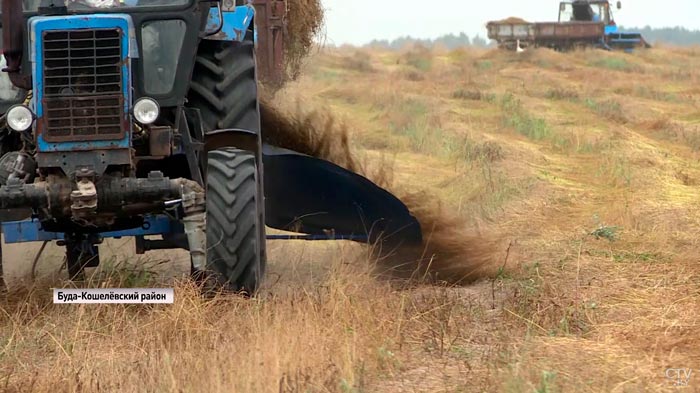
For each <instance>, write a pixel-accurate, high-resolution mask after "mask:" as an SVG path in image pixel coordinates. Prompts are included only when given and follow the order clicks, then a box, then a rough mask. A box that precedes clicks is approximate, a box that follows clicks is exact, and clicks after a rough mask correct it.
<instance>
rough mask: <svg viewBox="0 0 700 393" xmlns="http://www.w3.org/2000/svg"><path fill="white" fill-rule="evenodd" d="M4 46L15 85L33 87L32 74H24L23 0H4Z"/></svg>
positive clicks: (9, 72)
mask: <svg viewBox="0 0 700 393" xmlns="http://www.w3.org/2000/svg"><path fill="white" fill-rule="evenodd" d="M2 27H3V29H2V47H3V54H4V55H5V61H6V64H7V67H5V68H4V69H3V70H2V71H4V72H7V75H8V76H9V77H10V81H11V82H12V84H13V85H15V86H17V87H18V88H20V89H24V90H30V89H31V88H32V77H31V75H23V74H22V57H23V55H24V53H23V52H24V29H25V27H24V11H23V9H22V0H2Z"/></svg>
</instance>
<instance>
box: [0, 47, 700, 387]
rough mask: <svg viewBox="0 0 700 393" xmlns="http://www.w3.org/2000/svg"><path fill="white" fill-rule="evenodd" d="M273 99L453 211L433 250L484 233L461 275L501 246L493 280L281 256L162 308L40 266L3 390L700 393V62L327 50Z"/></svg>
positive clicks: (469, 248) (321, 251) (8, 350)
mask: <svg viewBox="0 0 700 393" xmlns="http://www.w3.org/2000/svg"><path fill="white" fill-rule="evenodd" d="M278 100H279V101H280V105H286V107H287V108H289V110H291V111H300V110H301V111H308V110H317V111H319V112H320V113H331V114H332V116H333V118H334V119H335V120H336V122H335V124H336V126H337V125H338V124H345V126H346V129H347V130H348V131H349V133H350V141H351V146H352V149H353V153H354V154H355V155H356V156H357V157H359V159H360V161H361V162H362V163H363V164H364V165H365V166H366V167H367V168H369V169H367V171H368V172H372V171H374V172H376V170H377V169H382V170H383V173H384V175H385V178H386V175H387V174H390V175H391V176H389V179H390V184H389V187H390V188H391V189H392V190H395V191H397V193H399V194H401V195H406V194H407V193H409V192H410V193H413V192H424V193H425V194H424V195H423V198H422V199H419V200H420V201H423V202H422V203H428V202H430V206H429V208H431V209H434V208H436V207H435V206H436V205H437V203H436V202H437V201H439V205H440V208H441V209H442V214H443V216H445V217H446V218H449V219H445V220H443V221H440V220H437V221H435V222H433V223H432V224H431V225H430V226H431V228H424V229H427V230H426V236H428V237H430V235H431V234H432V233H440V231H442V232H444V231H445V228H439V225H440V223H449V224H450V225H460V226H464V227H463V228H453V229H454V230H455V231H458V232H459V231H462V230H463V231H465V233H470V232H473V233H475V234H476V235H470V236H469V237H468V238H465V239H464V242H465V243H467V242H468V243H469V244H467V245H465V244H460V239H456V240H454V239H453V241H452V242H443V243H440V244H441V247H443V248H445V247H447V248H451V247H454V249H456V250H466V251H465V252H464V253H463V255H459V258H456V257H455V256H454V252H453V253H452V254H450V255H451V259H450V261H449V263H457V264H459V263H465V264H466V265H467V266H468V264H469V261H470V258H474V255H472V253H474V254H476V255H477V256H476V258H478V259H479V260H480V261H481V262H483V261H486V259H484V258H483V255H480V254H483V252H484V249H486V250H488V251H489V253H490V254H491V255H490V256H491V258H489V259H488V261H489V263H490V266H489V268H490V271H491V272H493V274H492V275H491V276H490V277H484V278H481V279H479V280H477V281H476V282H473V283H470V284H468V285H463V286H456V285H449V284H445V285H428V284H425V283H421V281H415V280H414V281H406V280H396V279H387V278H386V277H384V276H383V275H381V276H380V275H379V274H378V273H381V272H380V270H381V269H383V268H384V267H385V266H386V262H385V261H377V260H374V259H373V258H372V257H371V256H370V254H369V251H368V250H367V249H366V248H364V247H362V246H359V245H356V244H349V243H342V242H339V243H325V244H308V243H295V242H283V243H273V244H271V245H270V247H271V248H272V249H271V261H270V263H271V266H270V273H269V275H268V277H267V280H266V286H265V288H264V290H263V291H262V293H261V294H260V296H259V297H257V298H255V299H253V300H246V299H240V298H236V297H223V296H222V297H220V298H217V299H215V300H213V301H205V300H202V299H200V298H199V297H198V296H197V295H196V291H195V290H194V289H193V288H191V287H189V286H188V284H187V283H186V282H184V281H182V282H181V281H177V282H176V284H175V285H177V289H176V298H177V299H176V303H175V304H174V305H172V306H149V307H142V306H118V305H101V306H94V305H83V306H77V305H76V306H67V305H53V304H51V298H50V291H49V289H47V288H48V287H50V285H53V284H55V281H52V280H53V279H52V278H51V277H49V276H50V275H48V274H44V276H45V282H43V281H42V283H41V284H36V285H35V286H33V287H31V289H23V286H21V285H20V286H17V285H15V289H14V290H13V292H12V293H11V294H10V295H9V297H8V299H7V300H2V301H1V302H0V389H2V390H5V391H8V392H32V391H35V392H64V391H65V392H97V391H105V392H112V391H115V392H116V391H119V392H166V391H167V392H169V391H174V392H343V393H361V392H501V391H502V392H543V393H544V392H675V391H677V390H679V388H677V387H674V386H672V381H670V380H669V379H667V378H666V370H667V369H669V368H682V369H693V370H695V371H694V373H693V375H692V377H691V379H690V381H689V386H688V387H686V388H683V389H681V390H682V391H700V256H699V255H700V253H699V252H698V249H699V247H700V244H699V241H698V234H699V233H700V50H698V49H673V48H656V49H652V50H649V51H644V52H637V53H635V54H621V53H606V52H602V51H581V52H576V53H571V54H560V53H555V52H551V51H547V50H534V51H528V52H526V53H523V54H515V53H503V52H498V51H485V50H483V51H482V50H476V49H473V50H472V49H465V50H455V51H444V50H437V49H436V50H427V49H421V48H413V49H406V50H405V51H401V52H389V51H380V50H368V49H367V50H366V49H355V48H340V49H328V50H324V51H323V52H321V53H318V54H316V55H314V56H312V57H311V58H310V59H309V60H308V61H307V66H306V68H305V72H304V75H303V77H302V78H301V79H300V80H299V81H298V82H295V83H293V84H292V85H289V86H287V87H286V88H285V90H283V91H282V92H280V93H279V95H278ZM412 207H413V208H414V209H420V208H421V207H425V206H420V205H417V204H416V203H414V204H413V205H412ZM433 224H434V225H433ZM448 229H449V230H452V228H448ZM493 244H498V247H495V248H494V246H493ZM482 245H483V247H484V249H481V248H480V246H482ZM440 251H443V252H446V253H448V254H449V253H450V252H451V251H454V250H450V249H448V250H440ZM17 255H21V256H18V257H17V258H15V259H16V260H15V261H14V264H15V265H17V266H19V267H15V270H14V271H15V273H14V274H15V277H14V279H15V281H17V282H19V279H20V276H21V275H22V274H24V273H22V274H20V273H21V272H25V273H26V271H27V268H26V267H27V265H31V259H32V255H33V254H31V253H24V254H17ZM52 258H53V259H52ZM120 258H123V257H120ZM126 258H127V259H128V257H126ZM151 258H160V259H159V260H158V261H161V260H165V261H167V260H168V259H171V258H173V259H178V258H179V260H180V262H179V263H178V264H173V265H176V266H177V269H176V270H177V272H176V273H177V274H170V273H172V269H170V270H171V271H170V272H169V274H162V275H160V276H158V275H155V274H152V273H150V270H159V271H163V270H164V269H166V270H167V266H171V265H167V264H166V265H160V266H153V264H155V262H152V263H151V264H150V265H149V266H150V268H149V269H141V268H138V266H137V267H135V268H133V267H132V268H129V269H127V268H123V267H117V268H112V270H110V268H109V267H107V268H103V269H102V270H101V272H102V273H101V274H106V275H107V276H108V277H106V278H102V279H101V280H102V281H99V282H98V281H96V284H95V285H101V286H113V285H130V286H143V285H155V284H163V285H171V284H172V281H171V280H172V279H171V278H167V277H172V276H173V275H174V276H176V277H177V276H179V275H180V274H181V273H182V272H183V271H184V268H183V264H182V261H181V259H182V258H181V256H179V257H177V256H176V255H175V254H173V255H172V256H168V255H166V256H151ZM460 258H461V261H460V260H458V259H460ZM57 259H58V258H56V257H50V256H49V257H48V258H46V259H45V260H42V261H41V264H42V266H44V268H43V269H44V270H42V271H44V272H48V271H52V272H53V271H55V269H54V268H53V267H56V268H57V266H58V265H60V260H57ZM438 262H439V261H438ZM443 262H444V261H443ZM46 266H53V267H51V268H50V269H49V268H46ZM110 266H114V264H111V265H110ZM164 266H165V267H164ZM378 267H381V269H380V268H378ZM24 275H25V276H26V274H24ZM166 276H167V277H166ZM695 374H697V375H695Z"/></svg>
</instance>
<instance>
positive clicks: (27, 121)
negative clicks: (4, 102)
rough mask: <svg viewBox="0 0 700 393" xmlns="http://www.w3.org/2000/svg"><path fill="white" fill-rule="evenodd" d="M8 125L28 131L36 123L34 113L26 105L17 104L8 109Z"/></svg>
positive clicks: (16, 129)
mask: <svg viewBox="0 0 700 393" xmlns="http://www.w3.org/2000/svg"><path fill="white" fill-rule="evenodd" d="M6 118H7V125H8V126H10V128H12V129H13V130H15V131H20V132H21V131H27V130H28V129H30V128H32V123H34V113H32V111H31V109H29V108H27V107H26V106H24V105H15V106H13V107H12V108H10V110H8V111H7V115H6Z"/></svg>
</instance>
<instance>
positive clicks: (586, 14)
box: [559, 0, 622, 34]
mask: <svg viewBox="0 0 700 393" xmlns="http://www.w3.org/2000/svg"><path fill="white" fill-rule="evenodd" d="M617 8H618V9H620V8H622V3H621V2H617ZM559 22H560V23H566V22H592V23H603V24H604V25H605V33H606V34H611V33H615V32H616V31H617V24H616V23H615V18H614V16H613V11H612V7H610V3H609V2H608V1H607V0H574V1H563V2H561V3H560V4H559Z"/></svg>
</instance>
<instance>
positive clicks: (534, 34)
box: [487, 0, 650, 51]
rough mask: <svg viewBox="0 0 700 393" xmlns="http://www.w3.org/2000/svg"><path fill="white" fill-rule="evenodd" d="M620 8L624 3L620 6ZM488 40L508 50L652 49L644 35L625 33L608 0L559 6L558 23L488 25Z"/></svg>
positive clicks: (577, 0)
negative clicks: (539, 48) (619, 25)
mask: <svg viewBox="0 0 700 393" xmlns="http://www.w3.org/2000/svg"><path fill="white" fill-rule="evenodd" d="M617 8H618V9H621V8H622V3H621V2H619V1H618V2H617ZM487 29H488V37H489V38H490V39H492V40H495V41H496V42H498V46H499V47H500V48H502V49H507V50H513V51H515V50H522V49H526V48H528V47H544V48H551V49H555V50H560V51H567V50H572V49H576V48H601V49H606V50H626V51H629V50H633V49H635V48H649V47H650V45H649V44H648V43H647V42H646V41H645V40H644V38H643V37H642V35H641V34H640V33H634V32H622V31H620V29H619V28H618V26H617V24H616V23H615V19H614V17H613V11H612V7H611V5H610V3H609V2H608V1H607V0H573V1H563V2H561V3H560V4H559V20H558V22H536V23H528V22H526V21H523V20H521V19H517V18H510V19H505V20H502V21H493V22H489V23H488V24H487Z"/></svg>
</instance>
